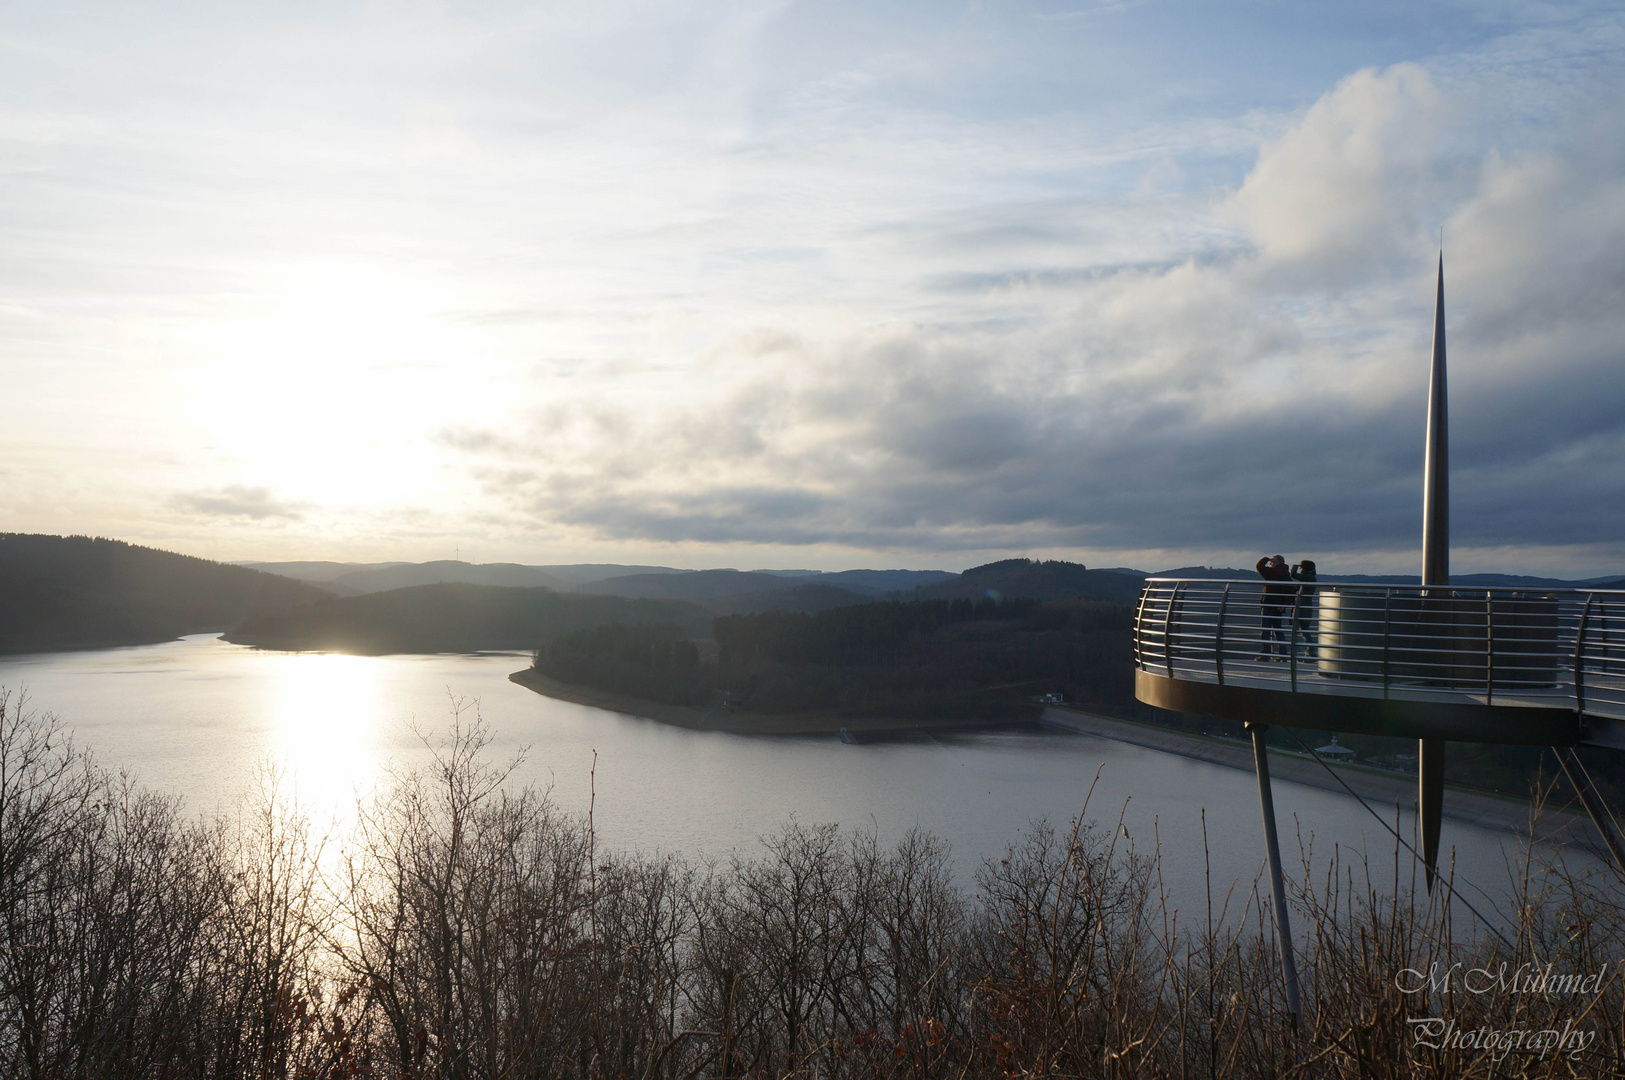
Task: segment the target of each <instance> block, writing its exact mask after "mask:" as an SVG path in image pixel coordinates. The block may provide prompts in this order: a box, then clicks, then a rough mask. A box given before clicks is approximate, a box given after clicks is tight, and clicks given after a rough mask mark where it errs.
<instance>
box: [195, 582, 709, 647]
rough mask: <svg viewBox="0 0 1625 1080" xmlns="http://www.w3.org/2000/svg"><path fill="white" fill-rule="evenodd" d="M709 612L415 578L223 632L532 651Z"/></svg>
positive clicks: (701, 629) (242, 639) (703, 619)
mask: <svg viewBox="0 0 1625 1080" xmlns="http://www.w3.org/2000/svg"><path fill="white" fill-rule="evenodd" d="M709 617H710V613H709V612H707V611H705V610H704V609H702V608H699V607H696V606H695V605H693V604H688V603H684V602H682V601H678V600H629V599H626V598H624V597H619V596H582V595H576V594H573V593H559V592H554V591H553V590H551V589H545V588H534V589H515V588H506V587H502V586H496V585H418V586H414V587H412V588H406V589H392V590H390V591H389V592H379V593H368V594H366V595H364V596H349V597H337V598H335V597H329V598H328V599H327V600H326V601H324V602H323V603H322V604H320V605H317V606H314V607H309V608H303V609H299V610H292V611H280V612H265V613H263V614H259V615H255V616H253V617H252V618H248V619H245V620H243V621H242V623H240V624H239V625H237V626H236V627H234V628H233V629H232V630H231V631H230V632H228V633H227V634H226V640H227V641H231V642H236V643H237V644H240V645H254V646H258V647H260V648H265V649H287V650H295V651H303V650H322V651H328V652H348V653H361V654H366V655H380V654H383V653H432V652H479V651H483V650H493V649H495V650H503V649H523V650H527V651H528V650H530V649H534V648H535V647H536V646H537V644H538V643H540V642H543V641H547V640H549V639H551V638H553V637H555V636H557V635H559V634H568V633H571V632H573V631H577V630H583V629H587V628H590V627H594V626H600V625H603V624H605V623H625V624H639V623H665V624H670V625H673V626H676V627H678V628H680V629H681V630H682V631H683V632H684V633H688V634H693V635H696V636H703V635H704V634H705V632H706V630H707V629H708V626H707V624H708V621H709Z"/></svg>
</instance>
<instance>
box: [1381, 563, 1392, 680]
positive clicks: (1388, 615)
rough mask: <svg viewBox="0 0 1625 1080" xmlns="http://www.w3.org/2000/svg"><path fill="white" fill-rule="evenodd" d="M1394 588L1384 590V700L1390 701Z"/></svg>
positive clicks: (1389, 587)
mask: <svg viewBox="0 0 1625 1080" xmlns="http://www.w3.org/2000/svg"><path fill="white" fill-rule="evenodd" d="M1393 607H1394V587H1393V586H1392V585H1390V586H1388V587H1387V588H1386V589H1383V590H1382V699H1383V700H1384V701H1387V700H1388V643H1389V641H1390V640H1392V638H1393Z"/></svg>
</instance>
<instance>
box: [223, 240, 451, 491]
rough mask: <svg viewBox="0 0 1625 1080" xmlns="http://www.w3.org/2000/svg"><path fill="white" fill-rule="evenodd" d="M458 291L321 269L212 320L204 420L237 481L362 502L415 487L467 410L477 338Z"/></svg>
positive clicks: (365, 270)
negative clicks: (435, 447) (460, 311)
mask: <svg viewBox="0 0 1625 1080" xmlns="http://www.w3.org/2000/svg"><path fill="white" fill-rule="evenodd" d="M444 307H445V298H444V297H440V296H438V295H437V294H435V292H434V290H433V289H431V288H428V287H427V286H426V285H425V284H423V283H421V282H415V281H411V280H408V279H405V278H401V277H400V276H399V275H391V274H389V273H387V272H382V271H378V270H376V269H375V268H371V267H327V268H310V269H307V270H306V271H304V272H303V273H301V274H300V275H298V276H297V279H296V280H290V281H288V282H284V283H282V285H281V286H279V287H273V288H270V289H268V290H267V296H266V298H265V300H264V301H263V302H262V303H261V304H260V305H259V306H258V310H256V311H255V312H253V313H250V314H245V315H244V316H243V317H241V318H237V319H230V320H223V321H221V322H219V323H216V324H215V325H213V326H212V327H211V329H210V330H209V332H208V333H207V335H206V340H205V341H204V342H203V343H202V345H203V354H204V356H205V357H206V360H205V364H206V366H205V368H204V370H203V371H201V372H200V374H199V378H198V380H197V382H196V385H195V394H196V398H195V401H194V406H193V414H194V420H195V422H196V423H197V425H198V427H199V429H200V430H201V431H202V432H203V433H205V435H206V438H207V439H208V442H209V444H210V445H211V446H212V447H214V448H215V450H216V452H217V454H218V455H219V456H220V458H221V460H222V463H224V464H228V466H229V468H230V470H231V475H232V478H233V479H234V480H240V481H243V482H252V483H257V484H264V485H268V486H271V487H274V488H275V489H277V490H278V491H279V492H281V493H283V494H284V495H285V496H286V497H288V498H290V499H294V500H303V501H305V502H310V503H319V504H328V503H331V504H341V505H345V506H349V507H355V506H366V505H372V504H377V503H389V502H394V501H399V500H401V499H403V498H407V499H409V498H410V497H411V496H412V494H413V493H414V492H416V491H418V490H420V485H421V482H422V478H423V476H424V475H425V473H426V472H427V470H428V467H429V460H428V456H427V455H428V453H429V451H428V448H427V447H425V446H423V445H422V435H423V433H425V432H427V431H431V430H434V429H436V428H437V427H438V426H440V425H443V424H445V423H447V422H448V421H451V420H454V419H455V418H456V409H457V408H458V402H459V399H460V398H461V397H462V396H463V394H462V390H461V387H462V385H463V383H466V382H467V380H466V378H464V377H463V376H461V375H459V371H458V368H459V361H460V360H463V359H466V357H467V355H468V354H469V352H470V349H471V348H472V343H471V342H470V341H468V340H466V337H467V335H466V332H465V331H463V330H460V329H459V328H458V327H457V326H456V324H455V323H454V322H453V321H451V320H448V319H445V318H443V317H441V315H440V314H439V312H440V310H441V309H443V308H444Z"/></svg>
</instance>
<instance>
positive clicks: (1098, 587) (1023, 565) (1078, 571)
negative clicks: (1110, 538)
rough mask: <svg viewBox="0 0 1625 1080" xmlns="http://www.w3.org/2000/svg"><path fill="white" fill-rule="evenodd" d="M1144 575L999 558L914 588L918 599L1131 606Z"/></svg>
mask: <svg viewBox="0 0 1625 1080" xmlns="http://www.w3.org/2000/svg"><path fill="white" fill-rule="evenodd" d="M1144 580H1145V579H1144V575H1142V574H1138V573H1124V572H1122V571H1120V570H1090V569H1088V568H1087V567H1085V566H1083V565H1082V564H1080V563H1073V562H1064V561H1062V560H1060V559H1051V560H1047V561H1040V560H1038V559H1003V560H1001V561H999V562H995V563H988V564H986V565H985V566H973V567H971V568H970V569H969V570H966V571H965V572H964V573H963V574H960V575H959V576H958V577H955V578H950V579H948V580H947V581H940V582H937V583H936V584H933V585H926V586H923V587H921V588H919V589H916V590H915V592H914V595H915V596H917V597H918V598H919V599H921V600H936V599H943V600H952V599H957V598H960V597H964V598H967V599H971V600H979V599H981V598H982V597H993V598H998V597H1001V596H1003V597H1011V598H1015V597H1023V598H1026V599H1029V600H1037V601H1038V602H1039V603H1043V604H1047V603H1050V602H1052V601H1055V600H1115V601H1117V602H1118V603H1121V604H1132V603H1134V601H1135V600H1137V599H1139V596H1140V587H1141V585H1142V584H1143V583H1144Z"/></svg>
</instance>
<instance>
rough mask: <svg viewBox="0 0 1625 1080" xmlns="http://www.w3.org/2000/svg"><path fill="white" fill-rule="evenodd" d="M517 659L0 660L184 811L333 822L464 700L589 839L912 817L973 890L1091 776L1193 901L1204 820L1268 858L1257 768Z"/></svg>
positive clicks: (751, 835) (1291, 849)
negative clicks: (682, 714)
mask: <svg viewBox="0 0 1625 1080" xmlns="http://www.w3.org/2000/svg"><path fill="white" fill-rule="evenodd" d="M528 663H529V657H528V656H526V655H520V654H499V655H478V656H454V655H437V656H385V657H357V656H339V655H322V654H310V653H299V654H290V653H273V652H259V651H256V650H253V649H250V648H245V647H242V646H237V645H231V644H228V643H226V642H223V641H220V640H219V639H218V637H217V636H215V635H197V636H192V637H188V638H184V639H182V640H179V641H174V642H168V643H164V644H160V645H145V646H136V647H131V648H120V649H105V650H97V651H89V652H73V653H47V654H33V655H25V656H12V657H5V658H0V686H4V687H8V688H10V689H11V690H12V691H13V694H14V695H15V693H16V692H18V691H20V690H26V692H27V694H28V697H29V699H30V702H31V704H32V706H33V707H34V708H35V709H37V710H39V711H42V712H51V713H54V714H55V715H56V716H57V717H58V718H59V719H60V720H61V721H62V722H63V723H64V725H65V726H66V727H68V728H69V729H71V730H72V731H73V733H74V736H75V739H76V741H77V742H78V743H79V744H80V745H83V746H86V747H89V748H90V749H91V750H93V751H94V753H95V755H96V758H97V759H98V761H100V762H101V763H102V764H103V765H105V766H109V767H113V768H118V769H123V770H127V771H129V772H130V773H131V774H133V775H134V777H135V778H137V779H138V780H139V781H140V782H142V783H144V784H146V785H147V786H149V787H153V788H156V789H159V790H163V791H166V792H171V793H174V794H177V795H180V796H182V797H183V798H184V799H185V801H186V803H187V805H188V806H190V807H191V808H192V809H193V810H195V811H205V812H207V811H213V810H216V809H229V808H230V806H231V805H232V804H233V803H234V801H235V800H236V799H238V798H239V797H240V796H241V795H242V793H243V792H245V791H246V790H248V789H249V788H250V787H251V786H252V785H253V784H254V783H255V777H256V773H257V772H258V771H260V770H262V769H263V768H264V767H266V766H268V765H269V766H274V767H276V768H279V769H282V770H285V771H286V773H287V774H288V775H290V776H291V777H292V778H293V779H294V781H295V783H296V784H297V786H298V789H299V791H300V793H301V797H302V798H303V799H304V800H305V801H306V802H307V804H309V805H310V806H312V807H315V808H317V809H318V810H319V811H320V812H321V813H329V812H331V813H333V814H334V815H335V816H336V817H338V818H340V819H342V817H343V816H344V815H343V808H344V806H346V805H349V804H353V799H354V797H355V795H356V794H357V793H362V792H365V791H366V790H368V789H369V788H370V787H371V786H372V785H374V784H376V783H378V782H379V780H380V779H381V778H382V777H385V776H386V775H387V771H388V770H389V769H392V768H394V769H401V768H411V767H413V766H414V765H417V764H421V763H422V762H424V761H425V760H427V751H426V750H425V748H424V743H423V741H422V740H421V739H420V738H419V737H418V735H417V734H416V733H415V732H422V733H424V734H426V735H430V736H431V737H432V733H434V732H436V731H440V732H444V731H445V730H446V729H447V728H448V727H449V726H450V724H451V722H452V716H453V706H454V701H458V700H460V701H461V702H462V703H463V704H462V707H463V709H464V715H465V718H470V717H472V716H473V715H474V713H475V711H476V710H477V712H478V713H479V715H481V716H482V717H483V719H484V722H485V723H486V724H487V725H488V727H489V729H490V732H491V734H492V738H493V741H492V746H491V752H492V755H493V758H495V759H507V758H510V757H512V756H514V755H515V754H518V753H520V752H523V754H524V758H523V761H522V763H521V764H520V765H519V767H518V768H517V770H516V772H515V774H514V777H513V780H514V781H515V782H528V783H535V784H539V785H544V786H548V787H550V788H551V792H552V798H553V799H554V800H555V802H557V803H558V804H559V805H561V806H563V807H565V808H567V809H570V810H573V811H577V812H581V813H585V812H586V810H587V808H588V803H589V799H590V798H591V799H592V800H593V801H594V821H595V826H596V829H597V833H598V836H599V837H600V839H601V841H602V842H604V843H606V844H608V845H610V846H612V847H615V848H620V849H634V848H635V849H641V850H644V851H649V852H653V851H669V852H677V853H680V854H683V855H685V856H688V857H690V858H719V859H720V858H726V857H727V856H728V855H729V854H730V853H732V852H735V851H738V852H741V853H744V854H749V853H750V852H752V851H753V850H755V848H756V845H757V838H758V837H760V836H761V835H763V834H765V833H768V832H771V831H773V830H775V829H776V828H777V827H778V826H780V825H782V824H783V823H785V822H787V821H790V820H791V819H795V820H798V821H800V822H803V823H808V824H811V823H818V822H838V823H840V824H841V825H843V826H849V827H872V828H874V829H877V830H878V831H879V833H880V836H881V838H882V839H883V840H888V839H895V838H896V837H898V836H900V835H901V834H902V833H903V832H904V831H906V830H907V829H909V828H912V827H915V826H918V827H920V828H923V829H927V830H929V831H931V832H933V833H936V834H937V835H939V836H941V837H943V838H945V839H947V840H948V841H949V842H950V843H951V844H952V845H953V851H954V854H955V863H956V868H957V870H958V872H959V873H960V874H961V876H962V877H963V878H965V879H966V880H968V879H969V876H970V874H971V873H972V872H974V869H975V867H976V865H978V864H979V862H980V861H981V860H982V859H984V858H987V857H990V856H993V857H996V856H997V855H998V854H1000V853H1001V852H1002V851H1003V849H1004V846H1005V845H1006V844H1008V843H1009V842H1011V841H1012V840H1013V839H1015V838H1016V837H1017V835H1018V834H1019V833H1020V832H1021V830H1022V829H1023V828H1025V827H1026V826H1027V825H1028V824H1029V823H1030V822H1031V821H1033V820H1035V819H1039V818H1047V819H1048V820H1049V821H1051V822H1053V823H1055V824H1056V825H1057V826H1063V825H1065V824H1066V823H1067V822H1069V821H1070V819H1071V818H1072V817H1074V816H1075V815H1076V814H1077V813H1078V812H1079V810H1080V809H1081V808H1082V807H1083V805H1084V801H1085V798H1086V797H1087V796H1088V793H1089V789H1090V785H1091V783H1092V782H1094V781H1095V777H1096V773H1097V771H1098V772H1099V780H1098V784H1097V785H1096V787H1095V791H1094V795H1093V800H1092V802H1091V803H1090V806H1089V815H1090V817H1091V818H1094V819H1098V820H1101V821H1103V822H1105V823H1107V824H1108V825H1109V824H1110V823H1112V822H1115V821H1116V820H1117V819H1118V817H1119V815H1120V814H1121V815H1122V819H1123V821H1124V823H1125V826H1126V828H1127V830H1128V832H1129V834H1130V835H1131V836H1132V838H1133V839H1134V842H1135V843H1136V844H1137V845H1138V846H1140V848H1141V849H1142V850H1145V849H1148V848H1149V846H1150V845H1152V844H1154V843H1157V842H1159V841H1160V844H1161V847H1162V853H1163V860H1164V876H1165V879H1166V880H1167V882H1168V885H1169V888H1170V891H1171V892H1172V894H1173V896H1174V899H1175V901H1176V902H1177V903H1178V904H1179V905H1180V906H1181V907H1183V908H1185V909H1186V910H1190V909H1192V908H1193V907H1195V906H1198V905H1199V904H1200V902H1201V899H1200V898H1201V896H1202V893H1203V888H1204V885H1203V883H1204V876H1203V867H1204V854H1203V848H1204V844H1203V831H1202V830H1203V814H1204V812H1205V814H1206V827H1207V836H1208V841H1209V843H1208V847H1209V848H1210V850H1211V860H1212V862H1211V865H1212V868H1213V872H1214V878H1215V883H1216V889H1217V890H1220V891H1222V888H1223V886H1224V885H1226V884H1228V883H1229V882H1232V881H1240V882H1241V883H1242V884H1243V885H1244V886H1247V887H1250V885H1251V883H1252V882H1253V880H1254V878H1255V875H1257V874H1258V873H1259V872H1260V869H1261V867H1262V864H1263V840H1262V830H1261V826H1260V818H1259V809H1258V793H1257V787H1256V785H1255V782H1254V779H1253V777H1252V775H1251V774H1250V773H1245V772H1240V771H1237V770H1234V769H1226V768H1222V767H1220V766H1216V765H1209V764H1206V763H1203V762H1197V761H1191V760H1188V759H1186V758H1181V757H1177V756H1174V755H1169V754H1163V753H1159V752H1156V751H1152V750H1147V749H1143V748H1140V747H1136V746H1130V745H1127V744H1123V743H1117V742H1112V741H1109V740H1104V739H1098V738H1094V737H1091V736H1084V735H1073V734H1068V733H1060V732H1050V731H1047V730H1039V729H1034V730H1023V731H1004V732H992V733H987V734H976V735H965V736H959V737H954V738H951V739H943V740H939V741H931V740H927V741H923V742H895V743H879V744H869V745H857V746H853V745H846V744H843V743H841V742H840V741H839V740H837V739H836V738H834V737H829V738H765V737H748V736H739V735H729V734H724V733H720V732H695V731H687V730H682V729H678V728H673V727H668V726H666V725H663V724H658V723H655V722H653V721H649V720H643V719H640V718H637V717H630V716H624V715H621V714H618V713H612V712H606V711H604V710H601V709H594V708H589V707H587V706H583V705H575V704H572V703H569V702H563V701H556V700H553V699H551V698H545V697H541V696H540V695H537V694H535V693H532V692H531V691H529V690H526V689H524V688H523V687H520V686H517V685H515V684H513V683H510V682H509V681H508V679H507V676H508V674H509V672H512V671H515V670H518V669H519V668H521V667H524V666H526V665H527V664H528ZM595 753H596V771H594V755H595ZM1275 787H1276V792H1275V795H1276V808H1277V812H1278V814H1280V822H1281V830H1282V845H1283V848H1284V849H1286V861H1287V863H1288V866H1289V869H1290V868H1293V867H1298V866H1299V865H1300V863H1299V860H1298V859H1297V852H1298V842H1297V840H1296V839H1294V837H1301V838H1302V839H1303V840H1304V842H1310V841H1312V844H1313V850H1314V852H1315V853H1316V855H1317V857H1323V856H1324V855H1326V854H1327V853H1329V852H1330V851H1331V850H1332V848H1333V846H1334V845H1337V846H1339V847H1340V848H1341V849H1342V850H1343V852H1344V855H1345V857H1346V856H1347V855H1348V854H1349V853H1350V852H1355V853H1359V852H1369V853H1370V856H1371V861H1372V863H1373V865H1374V866H1375V867H1377V868H1382V867H1386V868H1387V879H1388V880H1391V879H1392V873H1393V870H1392V867H1393V861H1394V858H1393V851H1394V844H1393V841H1392V839H1391V837H1389V836H1388V834H1387V833H1386V832H1384V831H1383V829H1382V827H1381V826H1380V825H1378V824H1377V822H1376V821H1374V820H1373V819H1372V818H1371V817H1370V816H1369V815H1367V814H1366V813H1365V811H1363V810H1361V809H1360V808H1359V806H1358V804H1356V803H1355V802H1354V800H1353V799H1351V798H1349V797H1346V796H1342V795H1336V794H1333V793H1330V792H1324V791H1319V790H1316V789H1312V788H1306V787H1302V786H1299V785H1295V784H1291V783H1284V782H1280V781H1277V783H1276V785H1275ZM1448 798H1449V796H1448V794H1447V796H1446V799H1447V802H1448ZM1389 812H1390V814H1391V813H1392V810H1391V808H1390V811H1389ZM1403 828H1404V829H1405V831H1406V832H1407V835H1408V834H1409V823H1408V822H1406V823H1405V825H1404V826H1403ZM1444 833H1445V836H1444V844H1445V847H1446V850H1447V851H1448V850H1449V849H1450V848H1451V847H1452V846H1453V847H1454V849H1455V856H1456V866H1457V873H1458V888H1460V889H1461V891H1462V892H1463V893H1465V894H1466V895H1467V896H1468V897H1469V898H1471V899H1472V900H1473V902H1474V903H1475V904H1477V905H1478V906H1479V907H1480V908H1481V909H1482V908H1483V907H1484V904H1483V903H1482V902H1481V901H1482V900H1483V899H1484V897H1483V896H1482V895H1480V892H1479V890H1482V891H1483V893H1484V894H1487V895H1488V896H1489V897H1491V898H1499V897H1502V896H1505V895H1506V894H1507V883H1508V881H1509V870H1508V866H1509V863H1508V860H1509V857H1511V856H1513V855H1515V853H1516V851H1517V847H1518V845H1517V842H1516V839H1515V838H1514V837H1511V836H1509V835H1507V834H1503V833H1498V832H1492V831H1489V830H1486V829H1483V828H1478V827H1475V826H1471V825H1468V824H1465V823H1462V822H1457V821H1452V820H1450V819H1448V818H1447V819H1446V820H1445V826H1444ZM1321 861H1322V860H1321V859H1320V858H1317V862H1321ZM1299 872H1300V873H1301V870H1300V871H1299ZM1379 880H1380V879H1379ZM1464 882H1465V884H1464Z"/></svg>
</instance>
